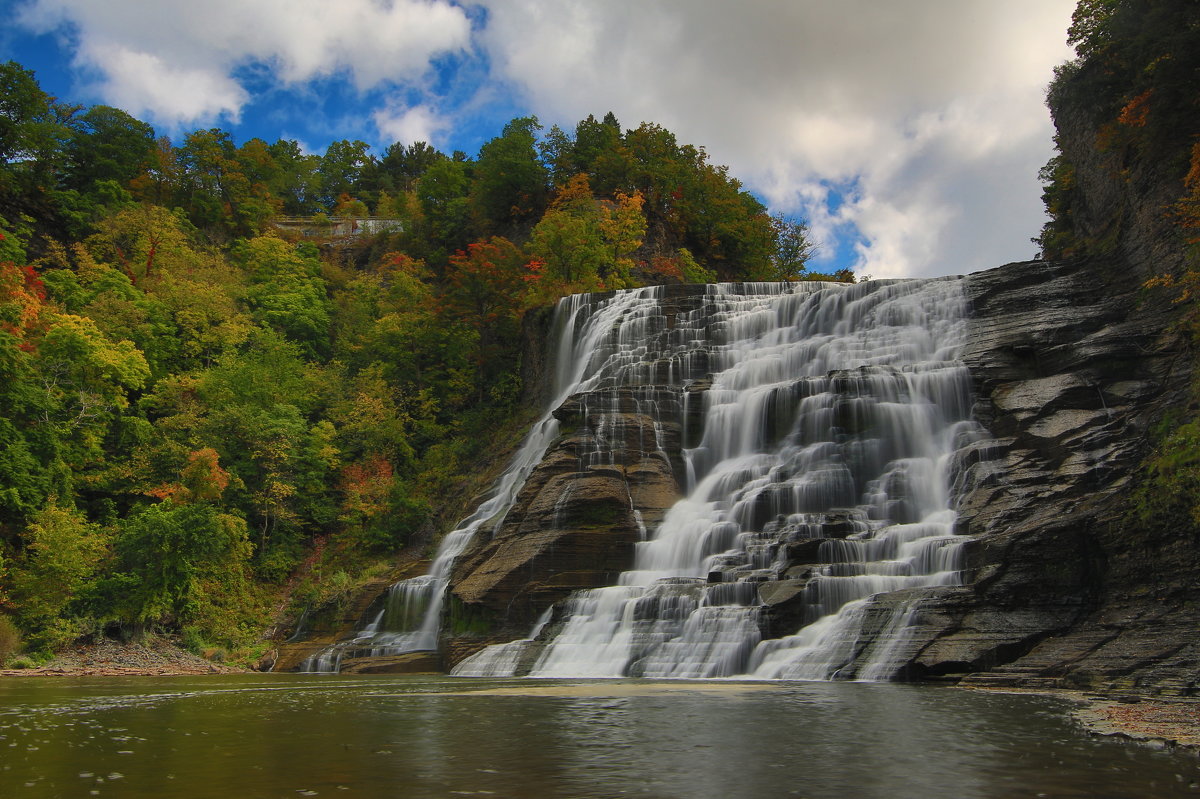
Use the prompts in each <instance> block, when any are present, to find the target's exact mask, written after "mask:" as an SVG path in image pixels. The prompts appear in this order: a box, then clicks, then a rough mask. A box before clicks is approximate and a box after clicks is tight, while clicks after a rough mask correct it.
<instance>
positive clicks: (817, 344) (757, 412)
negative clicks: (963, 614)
mask: <svg viewBox="0 0 1200 799" xmlns="http://www.w3.org/2000/svg"><path fill="white" fill-rule="evenodd" d="M618 296H619V295H618ZM641 302H647V303H651V304H653V303H654V302H655V299H654V298H652V297H646V298H645V299H644V300H642V301H641ZM965 304H966V303H965V299H964V297H963V293H962V290H961V285H960V281H958V280H955V279H940V280H932V281H897V282H874V283H867V284H858V285H851V286H835V285H830V284H790V285H789V284H736V285H729V286H724V285H722V286H711V287H709V288H708V294H707V295H706V296H705V297H703V298H702V301H701V302H700V303H699V304H698V306H697V307H696V308H695V309H694V310H688V311H677V312H675V313H673V318H671V319H670V320H669V321H668V320H665V319H664V318H663V313H662V311H661V310H660V311H657V314H658V320H659V321H658V322H656V323H654V324H652V325H651V326H650V329H651V330H654V331H656V335H654V336H653V337H651V338H648V339H646V340H645V342H644V344H643V346H642V348H641V349H640V350H636V351H634V354H635V355H637V356H638V357H637V359H636V361H634V362H630V361H628V360H627V359H613V360H608V361H605V362H603V363H598V364H596V365H595V366H599V367H600V370H601V371H600V372H599V373H596V374H595V375H594V376H593V377H592V378H590V379H589V381H588V386H589V387H586V388H585V387H581V388H580V390H582V391H588V390H592V391H593V392H594V395H593V394H589V395H587V396H586V397H585V398H584V401H585V402H586V403H587V404H588V406H589V409H590V410H591V411H592V412H593V413H594V412H596V409H598V408H600V409H602V408H603V407H604V405H605V402H606V400H605V398H604V390H610V391H613V390H615V389H616V388H617V387H622V386H624V387H626V389H625V391H626V393H628V391H629V388H628V387H631V386H632V387H637V386H641V387H642V388H641V389H636V390H640V391H641V392H642V393H644V394H645V395H646V396H661V395H662V394H663V393H664V392H666V391H674V392H676V394H677V395H678V396H679V402H678V404H679V406H680V407H682V408H683V409H684V411H683V413H682V418H681V421H682V423H683V425H684V440H685V449H684V452H683V456H684V467H685V471H686V482H687V485H686V492H685V493H686V496H685V497H684V498H683V499H681V500H680V501H679V502H678V503H676V504H675V505H674V506H673V507H672V508H671V509H670V510H669V511H668V512H667V514H666V517H665V518H664V520H663V521H662V523H661V524H660V525H659V526H658V527H657V529H656V530H655V531H653V533H652V535H650V536H649V540H646V541H644V542H643V543H642V544H640V545H638V548H637V552H636V556H635V563H634V568H633V569H632V570H631V571H628V572H626V573H624V574H623V575H622V576H621V578H620V581H619V584H618V585H616V586H612V587H609V588H600V589H594V590H589V591H583V592H578V593H576V594H575V595H573V596H572V597H571V598H569V599H568V600H566V602H565V608H564V610H563V611H562V612H560V613H559V614H556V615H557V619H558V620H557V621H556V623H553V624H551V625H548V626H546V627H545V629H546V631H547V634H546V635H544V636H543V637H546V638H549V640H548V641H540V642H534V641H533V640H532V639H533V638H534V637H536V636H531V638H530V639H527V640H526V641H523V642H514V643H513V644H507V645H504V646H505V647H507V649H506V650H502V649H501V648H499V647H490V648H488V649H486V650H484V651H482V652H480V653H478V654H476V655H474V656H472V657H471V658H468V659H467V660H465V661H463V663H461V664H459V666H458V667H457V668H456V669H455V671H454V673H455V674H463V675H481V674H488V675H496V674H513V673H514V672H515V673H525V671H526V670H527V671H528V672H529V673H531V674H532V675H534V676H546V677H551V676H596V677H617V676H652V677H721V676H732V675H748V674H752V675H757V676H761V677H768V678H801V679H829V678H833V677H857V678H859V679H888V678H889V677H891V676H892V675H893V674H894V673H895V671H896V670H897V668H898V667H899V665H900V664H902V663H903V662H904V659H905V657H906V655H908V654H909V647H908V643H909V640H910V639H911V635H912V631H913V629H914V624H915V623H917V622H918V620H919V612H920V601H921V597H920V592H919V591H907V592H905V593H904V594H892V597H891V598H890V599H889V601H880V600H881V599H888V598H887V597H881V596H880V595H887V594H891V592H897V591H902V590H903V589H919V588H923V587H929V586H934V585H948V584H955V583H957V582H958V581H959V579H960V568H961V566H960V563H959V550H960V547H961V539H959V538H956V537H955V536H954V534H953V525H954V520H955V513H954V510H953V496H952V491H951V486H952V484H953V482H954V480H955V479H956V476H957V475H956V470H957V468H958V461H957V459H956V458H955V453H956V452H959V451H961V450H962V449H963V448H964V447H966V446H967V445H968V444H971V443H973V442H975V441H978V440H979V439H980V438H981V437H982V431H981V429H980V428H979V427H978V425H976V424H974V423H973V422H971V421H970V418H969V416H970V406H971V396H970V380H969V375H968V373H967V370H966V368H965V367H964V366H963V365H962V364H961V363H960V362H958V361H956V360H955V359H956V358H957V354H958V349H959V347H960V345H961V343H962V341H963V338H964V334H965V325H966V322H965V310H966V308H965ZM655 313H656V312H655V311H648V312H647V314H648V315H649V316H651V317H653V316H654V315H655ZM592 368H594V366H591V365H590V366H589V371H590V370H591V369H592ZM606 369H607V370H608V371H607V372H604V370H606ZM664 373H665V374H664ZM702 383H710V385H708V387H707V390H701V391H696V390H694V389H696V388H698V387H699V388H701V389H702V388H703V386H702V385H701V384H702ZM698 397H702V400H700V399H698ZM697 401H702V402H703V403H704V407H703V411H702V413H700V414H693V413H690V412H689V411H690V410H691V409H690V408H689V403H695V402H697ZM613 405H614V408H615V407H616V403H613ZM695 418H698V419H700V420H702V421H701V423H700V425H699V428H700V429H699V430H696V429H695V427H696V425H695V422H694V421H693V420H694V419H695ZM689 425H691V426H692V429H688V426H689ZM594 426H595V427H596V429H597V430H599V429H601V428H603V427H604V422H603V421H601V422H600V423H599V424H597V425H594ZM600 438H601V436H597V439H600ZM697 439H698V440H697ZM687 444H690V445H691V446H687ZM648 446H649V448H650V449H653V447H654V446H655V445H654V444H653V443H650V444H648ZM659 446H660V447H661V444H659ZM606 457H611V453H605V452H603V451H597V452H594V453H592V454H591V455H590V456H589V458H590V459H591V460H592V461H602V460H603V459H604V458H606ZM796 553H802V554H796ZM803 553H806V554H803ZM797 558H799V560H800V565H796V564H797ZM779 587H784V588H786V589H787V590H788V591H790V592H791V593H792V594H794V595H796V596H798V597H799V600H800V605H801V606H802V613H801V617H800V618H798V619H797V620H796V623H795V624H794V625H793V628H792V629H795V627H796V626H800V631H799V632H798V633H796V634H795V635H791V636H788V637H784V638H773V639H770V640H765V641H764V640H763V635H762V631H763V629H764V619H763V617H762V614H763V613H764V612H765V610H764V608H765V606H766V604H767V603H765V602H764V599H763V597H765V596H767V594H768V593H772V592H773V589H775V588H779ZM768 589H772V591H768ZM896 597H904V598H903V599H902V600H899V599H896ZM776 634H777V633H776ZM518 649H522V650H528V651H533V650H534V649H536V650H540V655H538V656H537V657H536V660H534V659H533V658H532V657H530V656H528V655H527V656H525V657H521V656H519V654H518V652H517V650H518ZM501 655H502V656H503V657H502V660H503V662H502V663H501V662H499V659H501V658H500V656H501ZM521 662H525V663H526V666H525V667H524V668H520V667H518V664H519V663H521ZM529 664H532V665H529Z"/></svg>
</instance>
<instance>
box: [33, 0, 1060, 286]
mask: <svg viewBox="0 0 1200 799" xmlns="http://www.w3.org/2000/svg"><path fill="white" fill-rule="evenodd" d="M455 2H457V0H455V1H454V2H452V0H337V2H330V0H153V1H151V0H105V2H103V3H100V2H96V0H26V3H25V5H24V6H23V7H22V9H21V11H20V13H19V15H18V20H19V22H20V23H21V24H23V25H25V26H26V27H30V28H33V29H35V30H39V31H48V30H56V29H62V30H69V31H71V35H72V36H73V38H74V39H75V42H76V50H75V52H76V56H75V57H76V62H77V65H78V66H83V67H87V68H88V69H89V70H90V71H91V73H92V74H97V75H99V79H98V84H97V86H98V90H99V92H100V96H101V97H102V98H103V99H104V101H105V102H110V103H112V104H114V105H119V106H121V107H124V108H126V109H127V110H129V111H131V112H133V113H135V114H138V115H144V116H145V117H146V118H148V119H150V120H152V121H154V122H156V123H157V124H159V125H162V126H165V127H167V128H176V129H178V128H180V127H182V126H183V125H184V124H193V123H195V122H206V123H211V122H215V121H217V119H218V118H219V117H222V116H224V117H225V118H227V119H231V120H236V119H237V116H238V114H239V113H240V112H241V110H242V109H243V108H244V107H245V106H246V104H247V103H248V102H249V101H250V100H251V99H252V98H251V97H250V96H249V94H248V91H247V85H249V84H245V83H242V82H239V80H238V76H240V75H244V74H245V73H243V72H240V71H239V70H243V69H245V68H247V67H251V68H254V69H255V70H257V73H258V74H267V75H269V76H271V77H273V79H274V81H276V83H277V84H283V85H290V86H303V85H304V84H305V83H306V82H308V81H310V80H312V79H314V78H319V77H324V76H329V75H339V76H346V77H348V78H349V79H350V80H351V81H352V82H353V84H354V86H355V87H357V88H358V89H359V90H364V89H369V88H372V87H377V86H381V85H382V86H389V85H397V86H401V87H403V88H404V89H407V90H409V91H406V92H404V94H405V95H406V98H405V99H406V100H410V98H411V96H414V95H415V96H418V97H422V98H424V102H422V103H420V104H417V105H415V106H414V105H413V104H412V103H411V101H409V102H404V103H403V104H397V105H389V106H387V107H385V108H384V109H382V110H379V111H376V112H375V113H373V114H371V113H369V112H368V113H367V114H363V115H362V116H361V117H359V124H360V126H361V124H363V123H365V124H367V125H369V124H370V123H371V122H373V123H374V126H375V127H376V128H377V129H378V130H379V131H380V133H381V134H382V135H383V136H385V137H388V138H392V139H395V140H400V141H412V140H416V139H433V138H435V137H437V136H445V135H446V134H447V132H448V131H451V130H452V129H453V127H452V123H454V122H457V123H462V122H464V121H466V119H467V118H468V117H470V115H471V114H473V113H476V109H479V108H482V107H483V106H485V105H486V104H487V100H488V98H492V99H493V100H494V99H495V98H498V97H504V94H505V91H506V90H507V91H512V92H514V93H515V94H516V96H517V98H518V99H519V100H520V102H522V103H523V104H524V107H523V108H519V109H517V110H518V111H519V112H520V113H534V114H537V115H538V116H539V117H540V118H541V120H542V121H543V122H544V123H546V124H549V123H554V122H557V123H559V124H561V125H564V126H570V125H573V124H574V123H575V122H576V121H578V120H579V119H581V118H583V117H585V116H586V115H588V114H592V113H594V114H603V113H604V112H606V111H609V110H612V111H614V112H616V114H617V116H618V118H619V119H620V120H621V121H622V123H623V124H624V125H625V126H627V127H633V126H636V125H637V124H638V123H639V122H642V121H653V122H658V123H660V124H662V125H664V126H665V127H667V128H669V129H670V130H672V131H673V132H675V133H676V134H677V135H678V136H679V138H680V140H682V141H685V142H690V143H693V144H697V145H703V146H705V147H706V148H707V150H708V152H709V153H710V155H711V156H712V158H713V160H714V161H716V162H717V163H723V164H728V165H729V167H730V169H731V172H732V173H733V174H734V175H737V176H739V177H741V178H742V179H743V180H744V181H745V182H746V183H747V185H748V186H750V187H751V188H753V189H754V190H756V191H758V192H759V193H760V194H761V195H762V196H763V197H765V198H766V199H767V201H768V203H769V204H770V205H771V206H772V208H773V209H774V210H781V211H785V212H799V213H801V214H802V215H804V216H806V217H808V218H809V219H810V221H811V224H812V228H813V230H814V232H815V234H816V237H817V238H818V239H819V240H822V241H824V242H825V244H826V246H825V248H824V251H825V253H826V254H827V255H828V254H831V253H833V252H835V251H837V250H838V246H839V245H841V249H842V250H843V251H845V250H847V249H850V248H851V244H852V243H853V242H855V241H857V238H856V237H857V236H862V237H863V239H864V241H863V242H862V243H861V246H859V247H858V249H857V252H858V263H857V267H858V268H859V270H860V271H863V272H869V273H871V274H874V275H876V276H885V275H889V276H890V275H934V274H946V273H950V272H960V271H970V270H973V269H978V268H983V267H986V266H990V265H995V264H999V263H1002V262H1004V261H1007V260H1014V259H1018V258H1025V257H1029V256H1031V255H1032V254H1033V250H1034V247H1033V245H1032V244H1030V243H1029V237H1030V236H1032V235H1034V234H1035V233H1036V232H1037V230H1038V227H1039V226H1040V224H1041V220H1042V209H1041V203H1040V200H1039V196H1040V190H1039V187H1038V185H1037V170H1038V168H1039V167H1040V166H1041V165H1042V164H1043V163H1044V162H1045V160H1046V159H1047V158H1048V157H1049V154H1050V152H1051V127H1050V122H1049V116H1048V114H1047V112H1046V111H1045V108H1044V107H1043V104H1042V98H1043V91H1044V86H1045V85H1046V83H1047V82H1048V81H1049V79H1050V78H1051V69H1052V67H1053V65H1055V64H1056V63H1058V62H1060V61H1062V60H1063V59H1065V58H1067V57H1069V55H1070V53H1069V51H1068V49H1067V47H1066V44H1065V31H1066V28H1067V25H1068V24H1069V20H1070V12H1071V10H1072V8H1073V6H1074V0H1007V2H1003V3H1000V2H995V0H904V2H880V1H879V0H838V2H830V1H829V0H743V2H739V3H732V2H718V0H655V2H651V3H646V2H644V1H643V0H479V2H480V3H481V4H482V5H483V6H486V8H487V11H488V13H487V15H486V17H485V19H486V24H484V25H483V26H482V27H481V28H479V29H477V30H476V31H475V33H472V25H471V20H470V18H469V16H468V13H467V11H466V10H465V8H464V6H463V5H456V4H455ZM473 36H474V37H475V38H474V39H473V38H472V37H473ZM444 53H464V54H468V58H469V57H470V56H471V54H477V53H482V54H485V55H486V59H477V60H473V61H471V62H470V67H471V68H470V69H469V70H465V71H464V72H462V73H460V74H458V75H455V76H450V79H451V80H452V81H454V82H455V86H456V88H455V92H456V94H455V99H453V100H450V99H445V100H441V101H439V100H438V96H439V95H438V93H437V92H436V91H434V90H433V89H432V80H431V79H432V78H434V77H435V76H434V74H433V71H432V70H431V69H430V64H431V63H432V60H433V59H435V58H437V57H438V56H439V55H440V54H444ZM485 64H490V67H491V75H490V76H489V77H487V78H486V79H485V80H484V82H482V83H480V84H479V85H478V86H477V87H476V94H475V98H474V101H471V100H468V101H466V102H462V92H461V91H460V90H461V88H462V86H461V85H460V83H461V82H462V81H471V80H474V79H475V76H476V75H477V74H478V70H481V69H482V67H483V66H484V65H485ZM440 77H442V78H446V77H447V76H445V75H442V76H440ZM439 103H442V105H439ZM450 108H455V110H448V109H450ZM345 121H346V120H342V121H340V122H339V130H340V127H342V126H344V125H341V122H345ZM337 137H338V136H336V135H335V136H331V138H337ZM835 189H836V191H834V190H835Z"/></svg>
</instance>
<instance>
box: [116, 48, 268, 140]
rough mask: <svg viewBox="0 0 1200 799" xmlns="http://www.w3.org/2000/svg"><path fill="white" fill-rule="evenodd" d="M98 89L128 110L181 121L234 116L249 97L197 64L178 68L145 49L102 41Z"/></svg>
mask: <svg viewBox="0 0 1200 799" xmlns="http://www.w3.org/2000/svg"><path fill="white" fill-rule="evenodd" d="M102 49H103V53H102V57H103V59H104V63H105V64H106V65H107V69H106V77H105V81H104V94H105V96H106V97H107V98H108V99H109V101H110V102H111V103H112V104H113V105H114V106H117V107H118V108H121V109H124V110H126V111H128V112H129V113H131V114H133V115H134V116H137V115H140V114H153V115H154V116H156V117H164V116H165V117H167V118H169V119H175V120H179V121H181V122H194V121H196V120H200V119H214V118H216V117H218V116H227V117H229V118H230V119H233V120H236V119H237V117H238V113H239V111H240V110H241V108H242V106H243V105H244V104H245V103H246V101H247V99H249V95H247V93H246V91H245V90H244V89H243V88H242V87H241V86H239V85H238V84H237V83H236V82H235V81H233V80H231V79H230V78H228V77H226V76H224V75H221V74H219V73H216V72H212V71H207V70H202V69H179V68H177V67H175V66H173V65H170V64H166V63H164V62H163V60H162V59H161V58H159V57H158V56H155V55H150V54H148V53H137V52H132V51H130V50H126V49H125V48H123V47H115V46H114V47H107V46H106V47H104V48H102Z"/></svg>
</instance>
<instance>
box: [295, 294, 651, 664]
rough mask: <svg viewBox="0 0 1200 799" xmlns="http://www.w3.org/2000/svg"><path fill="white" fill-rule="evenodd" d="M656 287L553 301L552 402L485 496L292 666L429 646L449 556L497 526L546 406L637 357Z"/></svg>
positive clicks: (543, 444)
mask: <svg viewBox="0 0 1200 799" xmlns="http://www.w3.org/2000/svg"><path fill="white" fill-rule="evenodd" d="M660 293H661V288H656V287H651V288H644V289H634V290H631V291H624V292H618V293H616V294H615V295H609V296H603V295H602V296H600V297H593V296H592V295H587V294H582V295H574V296H571V297H565V298H563V299H562V300H560V301H559V303H558V306H557V308H556V309H555V315H554V322H553V324H552V329H553V331H554V338H555V339H556V341H557V342H558V346H557V347H556V355H555V359H556V362H555V369H554V380H555V384H554V390H553V392H552V395H553V400H552V401H551V402H550V404H549V407H548V409H547V410H546V412H545V413H544V414H543V415H542V417H541V419H540V420H538V422H537V423H536V424H534V426H533V428H532V429H531V430H530V432H529V433H528V434H527V435H526V437H525V439H524V440H523V441H522V442H521V445H520V447H519V448H518V450H517V452H516V454H515V455H514V456H513V459H512V461H511V462H510V463H509V464H508V466H507V468H506V469H505V471H504V472H503V474H501V476H500V478H499V479H498V480H497V482H496V484H495V485H494V486H493V487H492V489H491V492H490V496H489V497H488V499H486V500H485V501H484V502H483V503H481V504H480V505H479V507H478V508H476V510H475V512H474V513H472V514H471V515H470V516H468V517H467V518H466V519H464V520H463V521H461V522H460V523H459V525H458V526H457V527H456V528H455V529H454V530H453V531H451V532H450V533H448V534H447V535H446V536H445V537H444V538H443V539H442V541H441V544H440V545H439V546H438V551H437V554H436V555H435V556H434V559H433V563H432V564H431V565H430V568H429V572H428V574H424V575H421V576H419V577H413V578H410V579H408V580H402V581H401V582H398V583H396V584H395V585H393V586H392V587H391V588H390V589H389V590H388V595H387V600H386V603H385V607H384V608H383V610H381V611H379V612H378V614H376V615H375V617H374V618H372V620H371V621H370V622H369V623H367V624H366V625H365V626H364V627H363V628H362V629H361V630H359V631H358V632H357V633H356V634H355V635H354V636H353V638H351V639H350V640H347V641H342V642H339V643H337V644H334V645H333V646H330V647H327V648H326V649H324V650H322V651H321V652H318V653H317V654H315V655H313V656H311V657H309V658H308V659H306V660H305V661H304V662H303V663H302V664H301V665H300V668H299V670H300V671H303V672H336V671H339V670H340V668H341V664H342V661H343V660H344V659H345V658H347V657H375V656H380V655H398V654H403V653H406V652H421V651H430V650H436V649H437V641H438V632H439V628H440V624H441V616H442V603H443V600H444V598H445V595H446V584H447V581H448V579H449V576H450V570H451V568H452V567H453V566H454V560H455V558H457V557H458V556H459V555H460V554H462V552H463V550H464V549H466V547H467V545H468V544H469V543H470V542H471V540H472V539H473V538H474V537H475V536H476V534H478V533H479V532H480V531H481V530H483V531H486V532H488V533H489V534H491V533H494V531H495V530H496V529H497V528H499V527H500V525H501V524H503V522H504V518H505V516H506V515H507V514H508V511H509V510H510V509H511V508H512V506H513V502H514V501H515V500H516V497H517V494H518V492H519V491H520V490H521V487H522V486H523V485H524V484H525V480H526V478H528V476H529V473H530V472H531V471H532V470H533V468H534V467H535V466H537V464H538V463H539V462H540V461H541V460H542V457H543V456H544V455H545V454H546V449H547V447H549V445H550V443H551V442H552V441H554V439H555V438H556V437H557V436H558V421H557V420H556V419H555V418H554V417H553V415H552V411H553V410H554V409H556V408H557V407H558V406H559V405H561V404H562V403H563V401H564V400H565V399H567V397H570V396H571V395H573V394H577V393H580V392H586V391H589V390H591V389H592V388H594V386H595V384H596V383H597V381H599V380H600V379H601V378H602V377H603V376H606V375H608V374H610V373H612V372H614V371H617V372H619V371H621V370H622V369H623V368H624V367H625V366H627V365H629V364H630V363H631V362H634V361H636V360H637V359H638V358H639V357H640V355H639V352H640V347H641V346H642V343H643V342H644V341H645V340H646V338H647V337H648V335H649V330H648V327H647V325H648V324H649V323H650V321H649V320H651V313H650V312H651V311H652V310H653V309H654V308H656V307H657V298H658V296H659V295H660Z"/></svg>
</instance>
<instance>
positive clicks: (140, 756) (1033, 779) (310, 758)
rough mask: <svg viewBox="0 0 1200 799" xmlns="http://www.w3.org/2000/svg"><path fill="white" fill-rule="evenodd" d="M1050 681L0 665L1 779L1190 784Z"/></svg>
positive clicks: (698, 786) (1033, 788)
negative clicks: (29, 672)
mask: <svg viewBox="0 0 1200 799" xmlns="http://www.w3.org/2000/svg"><path fill="white" fill-rule="evenodd" d="M1198 765H1200V761H1197V759H1196V758H1195V757H1194V756H1191V755H1175V754H1171V753H1167V752H1158V751H1152V750H1150V749H1147V748H1144V747H1137V746H1131V745H1120V744H1116V743H1112V742H1107V741H1099V740H1094V739H1091V738H1088V737H1087V736H1085V735H1084V734H1082V732H1081V731H1080V730H1078V729H1077V728H1075V727H1074V726H1073V725H1072V724H1071V723H1070V721H1069V720H1068V719H1067V717H1066V714H1065V705H1064V704H1063V703H1062V702H1059V701H1057V700H1049V699H1044V698H1037V697H1027V696H1006V695H999V694H995V695H993V694H978V693H970V692H966V691H956V690H945V689H931V688H921V687H913V686H903V685H889V684H857V683H833V684H828V683H761V682H760V683H751V684H745V683H734V682H724V683H722V682H716V683H713V682H708V683H690V682H675V683H667V684H663V683H650V682H645V683H640V682H617V681H597V682H579V681H572V682H549V681H538V682H536V683H530V682H528V681H525V682H522V681H516V680H476V679H472V680H455V679H448V678H388V677H377V678H364V677H335V676H329V677H320V678H317V677H311V676H303V675H254V676H245V677H231V678H225V677H220V678H203V679H196V678H170V679H133V680H130V679H89V680H38V679H9V680H5V681H2V682H0V796H3V797H6V798H7V797H57V796H63V797H75V796H81V797H84V796H109V797H160V796H170V797H180V798H181V799H188V798H190V797H216V796H251V797H259V796H268V797H270V796H301V795H305V796H369V797H384V796H386V797H401V798H402V799H407V798H408V797H414V798H418V797H447V796H500V797H510V798H512V799H521V798H522V797H551V798H553V797H614V796H643V797H688V799H706V798H707V797H712V798H713V799H717V798H718V797H719V798H720V799H725V798H726V797H741V796H756V797H757V796H761V797H776V796H778V797H783V796H802V797H810V798H812V799H817V798H818V797H838V799H846V797H863V798H864V799H870V798H871V797H888V798H889V799H892V798H896V799H904V798H905V797H922V799H924V798H925V797H951V796H953V797H980V798H985V797H986V798H987V799H991V798H992V797H996V798H997V799H1000V798H1006V797H1020V796H1029V797H1034V796H1049V797H1075V796H1102V797H1139V799H1140V798H1145V799H1154V797H1173V796H1193V795H1197V794H1198V793H1200V788H1197V787H1196V782H1197V779H1198V778H1200V771H1198V768H1197V767H1198Z"/></svg>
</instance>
